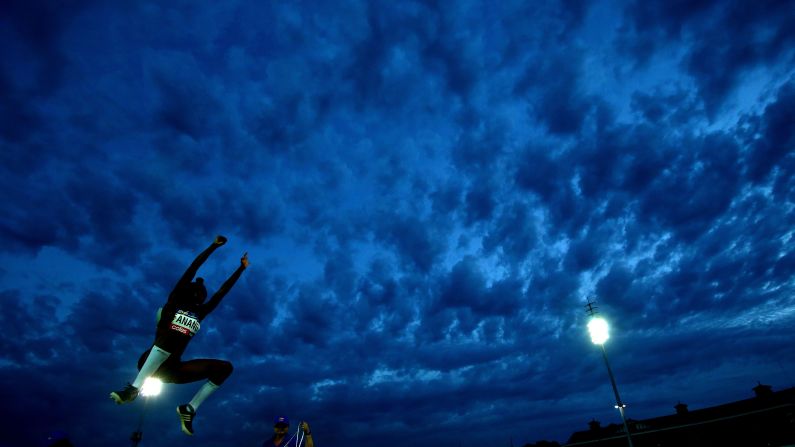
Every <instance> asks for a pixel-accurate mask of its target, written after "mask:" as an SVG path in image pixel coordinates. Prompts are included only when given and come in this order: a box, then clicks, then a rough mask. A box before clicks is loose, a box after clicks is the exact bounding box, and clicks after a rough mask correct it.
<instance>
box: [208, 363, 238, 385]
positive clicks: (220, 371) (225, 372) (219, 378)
mask: <svg viewBox="0 0 795 447" xmlns="http://www.w3.org/2000/svg"><path fill="white" fill-rule="evenodd" d="M213 369H214V371H213V375H212V377H210V381H211V382H213V383H214V384H216V385H220V384H222V383H224V381H225V380H226V379H227V378H228V377H229V376H231V375H232V371H234V369H235V368H234V367H233V366H232V363H231V362H227V361H226V360H219V361H218V363H217V364H216V365H215V367H214V368H213Z"/></svg>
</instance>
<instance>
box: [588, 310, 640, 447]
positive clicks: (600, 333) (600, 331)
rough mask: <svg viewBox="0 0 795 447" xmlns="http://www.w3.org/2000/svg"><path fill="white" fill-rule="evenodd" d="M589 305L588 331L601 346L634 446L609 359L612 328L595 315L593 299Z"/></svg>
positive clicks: (625, 427) (611, 382) (622, 415)
mask: <svg viewBox="0 0 795 447" xmlns="http://www.w3.org/2000/svg"><path fill="white" fill-rule="evenodd" d="M587 307H588V313H589V314H590V315H591V321H589V322H588V332H589V333H590V334H591V341H592V342H593V344H595V345H597V346H599V349H600V350H601V351H602V358H604V360H605V366H606V367H607V375H608V376H609V377H610V385H612V386H613V393H614V394H615V396H616V408H617V409H618V413H619V414H620V415H621V422H622V423H623V425H624V431H625V432H626V434H627V443H628V444H629V447H633V445H632V436H631V435H630V434H629V425H627V418H626V416H625V415H624V408H626V405H625V404H624V402H622V401H621V396H620V395H619V394H618V386H617V385H616V379H615V377H613V370H612V368H610V362H609V361H608V360H607V350H606V349H605V342H606V341H607V339H608V338H610V331H609V329H610V328H609V326H608V324H607V321H605V319H604V318H602V317H597V316H595V314H596V312H595V310H594V307H593V303H592V302H591V301H588V306H587Z"/></svg>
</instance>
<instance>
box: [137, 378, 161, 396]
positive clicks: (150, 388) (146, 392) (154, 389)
mask: <svg viewBox="0 0 795 447" xmlns="http://www.w3.org/2000/svg"><path fill="white" fill-rule="evenodd" d="M162 390H163V382H161V381H160V379H155V378H154V377H147V378H146V380H144V384H143V386H142V387H141V395H142V396H144V397H149V396H157V395H158V394H160V391H162Z"/></svg>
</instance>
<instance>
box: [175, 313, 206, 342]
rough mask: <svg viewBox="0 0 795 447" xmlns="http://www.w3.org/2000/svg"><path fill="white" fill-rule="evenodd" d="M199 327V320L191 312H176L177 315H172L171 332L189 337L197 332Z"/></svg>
mask: <svg viewBox="0 0 795 447" xmlns="http://www.w3.org/2000/svg"><path fill="white" fill-rule="evenodd" d="M199 327H201V324H199V319H198V318H196V314H194V313H192V312H187V311H184V310H178V311H177V313H176V314H174V319H173V320H171V330H172V331H177V332H179V333H181V334H185V335H189V336H191V337H193V336H194V335H196V333H197V332H199Z"/></svg>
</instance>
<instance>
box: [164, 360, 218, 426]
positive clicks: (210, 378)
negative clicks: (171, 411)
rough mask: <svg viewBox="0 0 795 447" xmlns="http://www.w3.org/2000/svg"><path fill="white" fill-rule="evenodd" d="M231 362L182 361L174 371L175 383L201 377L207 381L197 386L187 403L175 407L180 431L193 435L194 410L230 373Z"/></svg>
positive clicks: (192, 380) (194, 380)
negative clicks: (197, 388)
mask: <svg viewBox="0 0 795 447" xmlns="http://www.w3.org/2000/svg"><path fill="white" fill-rule="evenodd" d="M232 370H233V367H232V364H231V363H229V362H227V361H225V360H214V359H199V360H189V361H187V362H183V363H181V364H180V365H179V367H178V368H176V371H174V377H173V380H174V381H175V382H176V383H189V382H196V381H199V380H202V379H207V381H206V382H205V383H204V385H202V387H201V388H199V391H197V392H196V394H195V395H194V396H193V399H191V401H190V402H189V403H187V404H182V405H180V406H178V407H177V414H178V415H179V418H180V424H181V426H182V431H183V432H184V433H185V434H187V435H193V433H194V431H193V418H194V417H195V416H196V410H197V409H198V408H199V405H201V404H202V402H204V400H205V399H207V398H208V397H209V396H210V395H211V394H212V393H214V392H215V391H216V390H217V389H218V387H220V386H221V384H222V383H224V381H225V380H226V379H227V378H228V377H229V376H230V375H231V374H232Z"/></svg>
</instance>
